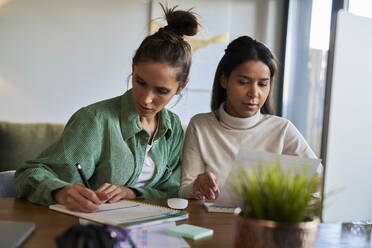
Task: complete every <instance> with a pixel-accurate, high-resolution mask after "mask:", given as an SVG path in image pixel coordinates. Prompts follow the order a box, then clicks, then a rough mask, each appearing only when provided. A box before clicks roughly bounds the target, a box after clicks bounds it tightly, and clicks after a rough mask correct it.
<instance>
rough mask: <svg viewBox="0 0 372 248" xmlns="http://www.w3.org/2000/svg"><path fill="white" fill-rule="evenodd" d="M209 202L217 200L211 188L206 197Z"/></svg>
mask: <svg viewBox="0 0 372 248" xmlns="http://www.w3.org/2000/svg"><path fill="white" fill-rule="evenodd" d="M206 196H207V199H208V200H215V199H216V198H215V195H214V191H213V189H211V188H209V191H208V194H207V195H206Z"/></svg>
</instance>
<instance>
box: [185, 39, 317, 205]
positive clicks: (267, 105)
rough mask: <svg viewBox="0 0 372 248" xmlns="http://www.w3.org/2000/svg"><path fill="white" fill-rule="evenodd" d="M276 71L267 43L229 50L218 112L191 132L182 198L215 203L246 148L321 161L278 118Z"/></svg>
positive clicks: (244, 42) (244, 43)
mask: <svg viewBox="0 0 372 248" xmlns="http://www.w3.org/2000/svg"><path fill="white" fill-rule="evenodd" d="M275 71H276V62H275V59H274V56H273V54H272V53H271V52H270V50H269V49H268V48H267V47H266V46H265V45H263V44H262V43H260V42H258V41H256V40H253V39H252V38H250V37H248V36H242V37H239V38H237V39H236V40H234V41H232V42H231V43H230V44H229V45H228V47H227V49H226V50H225V55H224V56H223V57H222V59H221V61H220V63H219V65H218V67H217V71H216V75H215V79H214V85H213V94H212V104H211V105H212V106H211V107H212V112H211V113H205V114H198V115H196V116H194V117H193V118H192V119H191V121H190V124H189V126H188V128H187V132H186V137H185V143H184V147H183V155H182V183H181V188H180V191H179V195H180V196H181V197H184V198H198V199H209V200H214V198H215V193H219V187H218V185H223V184H224V183H225V180H226V178H227V176H228V174H229V172H230V169H231V166H232V164H233V161H234V159H235V156H236V154H237V153H238V150H239V148H241V147H244V148H250V149H252V150H256V151H267V152H273V153H279V154H289V155H298V156H301V157H308V158H316V156H315V154H314V152H313V151H312V150H311V148H310V147H309V145H308V144H307V143H306V141H305V139H304V138H303V136H302V135H301V134H300V132H299V131H298V130H297V129H296V127H295V126H294V125H293V124H292V123H291V122H290V121H289V120H287V119H284V118H281V117H277V116H274V115H272V113H273V111H272V107H271V101H270V95H271V94H270V93H271V89H272V82H273V77H274V75H275Z"/></svg>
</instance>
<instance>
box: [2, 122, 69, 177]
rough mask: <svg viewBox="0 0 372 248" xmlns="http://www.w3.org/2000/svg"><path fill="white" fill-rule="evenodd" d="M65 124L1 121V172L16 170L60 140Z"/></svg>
mask: <svg viewBox="0 0 372 248" xmlns="http://www.w3.org/2000/svg"><path fill="white" fill-rule="evenodd" d="M64 126H65V125H64V124H54V123H16V122H6V121H0V172H1V171H8V170H16V169H17V168H18V167H19V166H21V165H22V164H23V163H24V161H25V160H29V159H33V158H35V157H36V156H37V155H39V153H41V152H42V151H43V150H44V149H45V148H47V147H48V146H50V145H51V144H53V143H54V142H56V141H57V139H59V137H60V136H61V134H62V132H63V128H64Z"/></svg>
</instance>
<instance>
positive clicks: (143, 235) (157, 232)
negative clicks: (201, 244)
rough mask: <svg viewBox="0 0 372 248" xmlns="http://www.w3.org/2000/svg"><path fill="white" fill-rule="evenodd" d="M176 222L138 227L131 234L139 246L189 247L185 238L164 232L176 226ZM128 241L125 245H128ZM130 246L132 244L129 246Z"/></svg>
mask: <svg viewBox="0 0 372 248" xmlns="http://www.w3.org/2000/svg"><path fill="white" fill-rule="evenodd" d="M175 226H176V223H175V222H168V223H164V224H159V225H154V226H149V227H144V228H136V229H132V230H130V234H129V235H130V236H131V238H132V241H133V243H134V244H135V245H136V247H137V248H148V247H151V248H164V247H165V248H171V247H172V248H189V247H190V246H189V244H188V243H187V242H186V241H185V240H184V239H183V238H179V237H176V236H171V235H167V234H165V233H164V231H165V230H166V229H169V228H172V227H175ZM126 245H129V243H126V244H125V246H124V247H127V246H126ZM128 247H130V246H128Z"/></svg>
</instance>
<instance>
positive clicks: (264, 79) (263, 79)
mask: <svg viewBox="0 0 372 248" xmlns="http://www.w3.org/2000/svg"><path fill="white" fill-rule="evenodd" d="M238 77H241V78H245V79H248V80H250V79H252V78H251V77H247V76H245V75H238ZM267 80H270V78H260V81H267Z"/></svg>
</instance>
